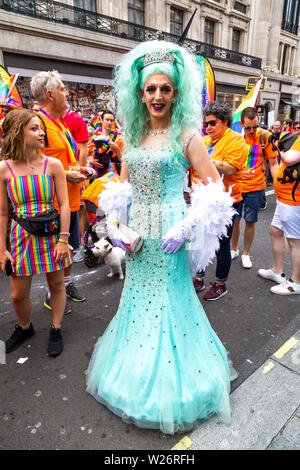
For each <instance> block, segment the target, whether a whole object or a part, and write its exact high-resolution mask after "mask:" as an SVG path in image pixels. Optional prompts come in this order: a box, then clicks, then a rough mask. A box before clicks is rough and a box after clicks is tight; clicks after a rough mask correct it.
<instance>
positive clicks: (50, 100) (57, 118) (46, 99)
mask: <svg viewBox="0 0 300 470" xmlns="http://www.w3.org/2000/svg"><path fill="white" fill-rule="evenodd" d="M30 85H31V92H32V94H33V96H34V98H35V99H36V100H37V101H38V102H39V105H40V111H38V112H37V113H36V114H37V116H38V117H39V119H40V120H41V126H42V129H43V131H44V132H45V147H44V154H45V155H48V156H49V157H54V158H57V159H59V160H60V161H61V163H62V164H63V167H64V169H65V174H66V179H67V186H68V196H69V206H70V212H71V220H70V229H69V232H70V233H61V234H60V236H61V237H64V238H65V239H66V240H68V241H69V244H70V245H71V246H72V248H73V249H76V248H79V243H80V235H79V216H78V211H79V208H80V183H81V182H82V181H85V180H86V178H90V177H92V176H93V175H94V171H93V170H92V169H91V168H87V167H82V166H80V165H79V161H78V150H77V145H76V142H75V140H74V139H73V137H72V135H71V133H70V131H69V129H68V128H67V127H66V126H65V125H64V123H63V121H62V120H61V115H62V113H63V112H64V110H65V108H66V106H67V97H68V91H67V90H66V88H65V86H64V84H63V82H62V80H61V76H60V75H59V73H58V72H56V71H52V72H40V73H38V74H37V75H35V76H34V77H33V78H32V79H31V83H30ZM64 278H65V286H66V293H67V296H68V297H70V298H71V299H72V300H75V301H77V302H82V301H84V300H86V297H85V296H84V295H83V294H81V293H80V292H79V291H78V289H77V288H76V287H75V285H74V284H73V282H71V266H70V267H68V268H66V269H65V271H64ZM44 305H45V307H47V308H49V309H51V303H50V294H49V292H48V293H47V296H46V300H45V302H44ZM70 312H71V309H70V307H69V306H68V305H66V309H65V313H70Z"/></svg>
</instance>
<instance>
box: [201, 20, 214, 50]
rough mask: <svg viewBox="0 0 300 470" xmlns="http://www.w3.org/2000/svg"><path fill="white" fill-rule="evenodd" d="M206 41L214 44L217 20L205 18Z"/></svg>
mask: <svg viewBox="0 0 300 470" xmlns="http://www.w3.org/2000/svg"><path fill="white" fill-rule="evenodd" d="M204 42H205V43H206V44H211V45H213V44H214V42H215V22H214V21H211V20H205V23H204Z"/></svg>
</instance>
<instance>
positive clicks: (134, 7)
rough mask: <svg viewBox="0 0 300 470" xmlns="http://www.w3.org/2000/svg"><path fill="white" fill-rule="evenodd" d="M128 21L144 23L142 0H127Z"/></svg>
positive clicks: (142, 24)
mask: <svg viewBox="0 0 300 470" xmlns="http://www.w3.org/2000/svg"><path fill="white" fill-rule="evenodd" d="M128 21H129V22H130V23H134V24H139V25H141V26H144V24H145V5H144V0H128Z"/></svg>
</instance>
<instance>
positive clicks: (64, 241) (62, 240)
mask: <svg viewBox="0 0 300 470" xmlns="http://www.w3.org/2000/svg"><path fill="white" fill-rule="evenodd" d="M59 242H61V243H65V244H66V245H68V244H69V242H68V240H64V239H63V238H59V240H58V243H59Z"/></svg>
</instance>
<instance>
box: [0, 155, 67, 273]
mask: <svg viewBox="0 0 300 470" xmlns="http://www.w3.org/2000/svg"><path fill="white" fill-rule="evenodd" d="M4 161H5V160H4ZM47 162H48V158H46V160H45V165H44V171H43V174H41V175H26V176H15V175H14V173H13V171H12V169H11V167H10V165H9V163H8V162H7V161H5V163H6V165H7V167H8V168H9V171H10V173H11V175H12V176H11V177H10V178H7V179H6V186H7V193H8V197H9V199H10V200H11V203H12V206H13V210H14V212H15V213H16V215H17V216H18V217H23V218H28V217H33V216H36V215H40V214H42V213H43V212H50V211H51V210H53V209H54V197H55V185H54V181H53V177H52V176H51V175H47V174H46V168H47ZM58 238H59V235H50V236H49V237H39V236H37V235H32V234H30V233H28V232H27V231H26V230H25V229H24V228H23V227H21V225H19V224H18V223H17V222H16V221H15V220H13V219H12V220H11V227H10V234H9V246H8V249H9V251H10V253H11V255H12V257H13V258H14V260H15V266H14V269H15V275H16V276H32V275H33V274H41V273H49V272H53V271H59V270H60V269H64V268H66V267H68V266H70V265H71V264H72V255H71V251H70V250H69V254H68V256H67V257H66V258H65V259H64V260H63V261H60V262H59V263H56V262H55V261H54V256H53V253H54V249H55V246H56V244H57V242H58Z"/></svg>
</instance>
